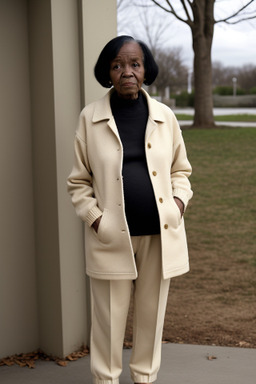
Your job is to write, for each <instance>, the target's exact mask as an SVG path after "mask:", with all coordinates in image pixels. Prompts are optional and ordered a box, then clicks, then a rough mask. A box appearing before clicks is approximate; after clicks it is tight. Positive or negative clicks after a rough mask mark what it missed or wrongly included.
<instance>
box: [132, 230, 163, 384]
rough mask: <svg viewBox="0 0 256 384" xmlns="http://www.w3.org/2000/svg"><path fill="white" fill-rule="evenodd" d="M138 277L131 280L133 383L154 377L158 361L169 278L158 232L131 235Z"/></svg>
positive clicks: (148, 380)
mask: <svg viewBox="0 0 256 384" xmlns="http://www.w3.org/2000/svg"><path fill="white" fill-rule="evenodd" d="M132 241H133V247H134V251H135V254H136V265H137V269H138V278H137V279H136V280H135V282H134V330H133V351H132V356H131V361H130V370H131V376H132V379H133V381H134V382H135V383H151V382H153V381H155V380H156V378H157V372H158V371H159V368H160V362H161V347H162V333H163V325H164V317H165V311H166V303H167V298H168V292H169V285H170V279H167V280H164V279H163V278H162V261H161V243H160V235H154V236H142V237H138V238H137V237H132Z"/></svg>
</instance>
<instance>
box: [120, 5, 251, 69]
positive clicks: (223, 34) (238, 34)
mask: <svg viewBox="0 0 256 384" xmlns="http://www.w3.org/2000/svg"><path fill="white" fill-rule="evenodd" d="M172 1H173V3H175V1H176V3H177V4H178V1H177V0H172ZM145 2H148V0H147V1H146V0H145ZM247 2H248V0H218V1H217V2H216V5H215V19H219V18H223V17H224V16H227V15H230V14H231V13H232V12H233V11H235V10H238V9H239V7H241V5H244V4H246V3H247ZM157 8H158V9H155V8H154V19H155V20H157V21H160V22H161V23H162V24H164V23H166V24H167V25H168V27H166V32H165V38H164V39H163V40H162V41H163V45H166V46H168V47H181V48H182V57H183V59H184V62H185V63H186V64H187V65H188V66H189V67H191V68H192V65H193V50H192V39H191V31H190V28H189V27H188V26H187V25H186V24H185V23H182V22H180V21H178V20H176V19H175V18H174V17H173V16H172V15H170V14H169V13H167V12H164V11H163V10H161V9H160V8H159V7H157ZM250 10H255V11H256V1H254V2H253V4H252V6H251V8H250ZM139 12H141V11H138V9H136V10H135V11H134V10H125V11H123V14H125V21H126V27H125V26H124V27H123V28H120V29H119V34H123V33H128V32H129V31H128V29H127V28H129V27H128V24H129V25H130V26H131V30H130V32H129V34H132V31H134V34H136V33H137V34H138V33H139V34H140V32H135V31H138V28H139V25H140V24H141V21H140V19H139V17H138V15H139ZM143 12H145V11H144V10H143ZM255 13H256V12H255ZM148 18H149V19H150V18H151V16H149V17H148ZM122 20H124V19H121V22H120V24H119V27H120V25H121V24H125V21H122ZM150 20H152V19H150ZM169 20H170V23H169ZM127 21H128V23H127ZM129 21H130V23H129ZM155 23H156V22H155ZM152 29H153V23H152ZM139 38H141V39H142V40H143V36H141V35H140V36H139ZM212 60H213V61H219V62H221V63H222V64H223V65H224V66H237V67H240V66H243V65H245V64H253V65H256V19H253V20H250V21H245V22H242V23H239V24H236V25H227V24H225V23H219V24H216V25H215V29H214V38H213V46H212Z"/></svg>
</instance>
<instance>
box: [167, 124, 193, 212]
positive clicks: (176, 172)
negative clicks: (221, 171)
mask: <svg viewBox="0 0 256 384" xmlns="http://www.w3.org/2000/svg"><path fill="white" fill-rule="evenodd" d="M191 173H192V167H191V165H190V163H189V161H188V158H187V152H186V148H185V144H184V140H183V137H182V132H181V129H180V127H179V124H178V122H177V120H176V118H174V128H173V159H172V165H171V182H172V192H173V196H175V197H178V198H179V199H180V200H181V201H182V202H183V203H184V210H185V209H186V207H187V205H188V202H189V200H190V199H191V198H192V196H193V192H192V190H191V185H190V182H189V176H190V175H191Z"/></svg>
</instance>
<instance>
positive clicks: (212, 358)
mask: <svg viewBox="0 0 256 384" xmlns="http://www.w3.org/2000/svg"><path fill="white" fill-rule="evenodd" d="M216 359H217V357H216V356H207V360H216Z"/></svg>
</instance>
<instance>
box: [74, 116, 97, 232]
mask: <svg viewBox="0 0 256 384" xmlns="http://www.w3.org/2000/svg"><path fill="white" fill-rule="evenodd" d="M80 132H81V133H80ZM83 132H85V122H84V119H83V117H82V115H81V116H80V119H79V126H78V130H77V132H76V136H75V142H74V165H73V168H72V171H71V173H70V175H69V177H68V180H67V185H68V192H69V194H70V195H71V201H72V203H73V205H74V207H75V210H76V213H77V215H78V216H79V217H80V218H81V219H82V220H83V221H85V222H87V224H88V225H89V226H91V225H92V224H93V222H94V221H95V220H96V219H97V218H98V217H100V216H101V215H102V211H101V210H100V209H99V208H98V205H97V200H96V198H95V196H94V191H93V185H92V172H91V169H90V164H89V160H88V154H87V145H86V140H85V134H83ZM82 136H84V137H82Z"/></svg>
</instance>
